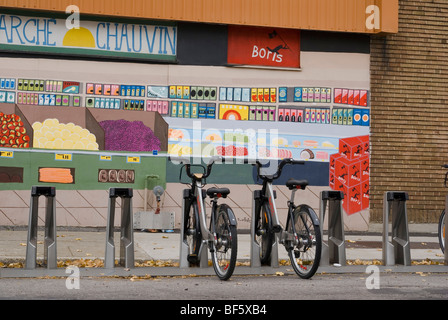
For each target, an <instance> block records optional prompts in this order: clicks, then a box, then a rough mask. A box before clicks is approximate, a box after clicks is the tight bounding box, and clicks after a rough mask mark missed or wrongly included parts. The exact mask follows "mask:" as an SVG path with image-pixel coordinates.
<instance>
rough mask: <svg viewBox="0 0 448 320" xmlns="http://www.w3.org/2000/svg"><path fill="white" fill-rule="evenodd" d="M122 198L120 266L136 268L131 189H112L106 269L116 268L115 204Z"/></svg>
mask: <svg viewBox="0 0 448 320" xmlns="http://www.w3.org/2000/svg"><path fill="white" fill-rule="evenodd" d="M118 197H119V198H121V237H120V265H121V266H124V267H125V268H133V267H134V233H133V232H134V231H133V222H132V219H133V217H132V197H133V190H132V189H130V188H110V189H109V207H108V212H107V229H106V254H105V258H104V267H105V268H114V267H115V244H114V220H115V202H116V199H117V198H118Z"/></svg>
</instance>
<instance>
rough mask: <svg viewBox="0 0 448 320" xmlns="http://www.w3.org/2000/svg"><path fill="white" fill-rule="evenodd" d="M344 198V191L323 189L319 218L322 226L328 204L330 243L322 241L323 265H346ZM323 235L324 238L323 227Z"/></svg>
mask: <svg viewBox="0 0 448 320" xmlns="http://www.w3.org/2000/svg"><path fill="white" fill-rule="evenodd" d="M343 199H344V193H343V192H342V191H322V192H321V193H320V207H319V220H320V221H321V225H322V226H323V223H324V221H325V212H326V209H327V204H328V244H327V243H325V242H324V241H322V254H321V259H320V265H321V266H328V265H329V264H330V263H338V264H340V265H341V266H345V265H346V255H345V236H344V215H343V211H342V200H343ZM321 235H322V240H323V239H324V235H323V227H322V229H321Z"/></svg>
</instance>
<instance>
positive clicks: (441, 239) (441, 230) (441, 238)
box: [437, 210, 445, 253]
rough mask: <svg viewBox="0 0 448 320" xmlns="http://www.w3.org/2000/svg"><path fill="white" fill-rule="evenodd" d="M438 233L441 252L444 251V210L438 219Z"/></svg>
mask: <svg viewBox="0 0 448 320" xmlns="http://www.w3.org/2000/svg"><path fill="white" fill-rule="evenodd" d="M437 231H438V232H437V233H438V235H439V244H440V249H442V252H443V253H445V210H443V211H442V214H441V215H440V219H439V227H438V229H437Z"/></svg>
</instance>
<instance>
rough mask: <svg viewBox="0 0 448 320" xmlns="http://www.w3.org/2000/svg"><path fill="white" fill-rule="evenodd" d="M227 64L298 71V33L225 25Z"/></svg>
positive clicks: (288, 30) (287, 30)
mask: <svg viewBox="0 0 448 320" xmlns="http://www.w3.org/2000/svg"><path fill="white" fill-rule="evenodd" d="M227 48H228V49H227V50H228V52H227V62H228V63H229V64H238V65H251V66H269V67H282V68H300V31H299V30H290V29H275V28H258V27H239V26H229V29H228V47H227Z"/></svg>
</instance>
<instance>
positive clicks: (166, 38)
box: [0, 14, 177, 61]
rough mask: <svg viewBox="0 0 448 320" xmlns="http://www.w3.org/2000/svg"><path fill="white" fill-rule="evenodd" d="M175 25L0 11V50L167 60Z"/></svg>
mask: <svg viewBox="0 0 448 320" xmlns="http://www.w3.org/2000/svg"><path fill="white" fill-rule="evenodd" d="M176 46H177V28H176V27H175V26H165V25H141V24H128V23H118V22H98V21H83V20H81V21H80V24H79V28H67V25H66V20H64V19H53V18H44V17H26V16H17V15H10V14H0V49H1V50H5V49H6V50H26V51H38V52H50V53H51V52H54V53H69V54H82V55H103V56H104V55H106V56H121V57H129V58H140V59H152V60H168V61H172V60H175V58H176Z"/></svg>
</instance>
